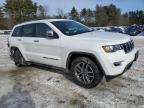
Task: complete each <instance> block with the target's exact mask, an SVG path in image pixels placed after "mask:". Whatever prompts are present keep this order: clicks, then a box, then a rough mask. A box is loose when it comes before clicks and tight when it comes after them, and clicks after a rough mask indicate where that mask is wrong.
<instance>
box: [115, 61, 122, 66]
mask: <svg viewBox="0 0 144 108" xmlns="http://www.w3.org/2000/svg"><path fill="white" fill-rule="evenodd" d="M113 64H114V66H120V65H121V61H120V62H114V63H113Z"/></svg>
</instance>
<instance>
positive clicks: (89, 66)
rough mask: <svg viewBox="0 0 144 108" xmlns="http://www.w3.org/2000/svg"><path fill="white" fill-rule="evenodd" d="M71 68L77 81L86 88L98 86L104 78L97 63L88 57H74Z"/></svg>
mask: <svg viewBox="0 0 144 108" xmlns="http://www.w3.org/2000/svg"><path fill="white" fill-rule="evenodd" d="M70 70H71V74H72V77H73V79H74V81H75V83H76V84H78V85H80V86H82V87H84V88H93V87H95V86H97V85H98V84H99V83H100V82H101V80H102V78H103V75H102V73H101V72H100V70H99V69H98V67H97V65H96V64H95V63H94V62H93V61H92V60H91V59H89V58H87V57H78V58H76V59H74V60H73V62H72V64H71V69H70Z"/></svg>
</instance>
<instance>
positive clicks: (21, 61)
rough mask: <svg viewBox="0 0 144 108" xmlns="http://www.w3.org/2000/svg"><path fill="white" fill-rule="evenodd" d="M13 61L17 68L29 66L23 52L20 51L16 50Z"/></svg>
mask: <svg viewBox="0 0 144 108" xmlns="http://www.w3.org/2000/svg"><path fill="white" fill-rule="evenodd" d="M13 60H14V63H15V65H16V66H17V67H21V66H25V65H27V63H26V61H25V59H24V57H23V56H22V54H21V52H20V51H19V50H15V51H14V54H13Z"/></svg>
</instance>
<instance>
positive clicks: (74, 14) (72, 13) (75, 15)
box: [69, 7, 80, 21]
mask: <svg viewBox="0 0 144 108" xmlns="http://www.w3.org/2000/svg"><path fill="white" fill-rule="evenodd" d="M69 16H70V18H71V19H72V20H77V21H79V20H80V19H79V14H78V12H77V10H76V9H75V7H73V8H72V10H71V11H70V14H69Z"/></svg>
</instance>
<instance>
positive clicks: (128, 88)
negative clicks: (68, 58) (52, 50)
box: [0, 36, 144, 108]
mask: <svg viewBox="0 0 144 108" xmlns="http://www.w3.org/2000/svg"><path fill="white" fill-rule="evenodd" d="M6 38H7V36H0V108H144V38H135V39H134V40H135V43H136V47H137V48H138V49H139V50H140V56H139V59H138V61H137V62H135V63H134V65H133V67H132V68H131V69H130V70H129V71H127V72H126V73H125V74H124V75H122V76H120V77H118V78H116V79H113V80H112V81H110V82H106V81H105V80H103V81H102V82H101V84H100V85H99V86H97V87H96V88H93V89H84V88H81V87H79V86H77V85H76V84H74V83H73V82H72V81H71V80H70V77H69V76H68V75H67V74H65V73H64V72H62V71H59V70H54V69H51V68H45V67H42V66H36V65H32V66H29V67H21V68H17V67H15V65H14V63H13V62H12V61H11V60H10V58H9V55H8V51H7V45H6V42H7V39H6Z"/></svg>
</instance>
